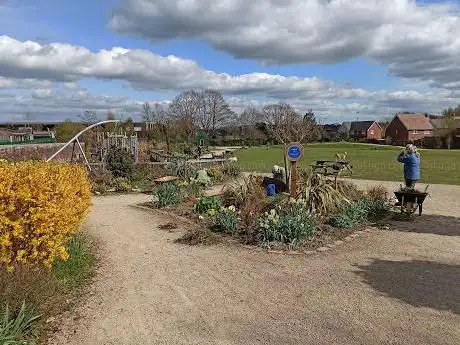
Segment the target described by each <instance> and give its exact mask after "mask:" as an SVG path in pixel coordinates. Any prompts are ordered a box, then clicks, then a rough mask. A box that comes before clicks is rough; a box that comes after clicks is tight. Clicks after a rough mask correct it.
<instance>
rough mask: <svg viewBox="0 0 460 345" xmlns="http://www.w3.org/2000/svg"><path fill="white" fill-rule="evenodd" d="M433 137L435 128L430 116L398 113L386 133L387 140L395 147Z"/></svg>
mask: <svg viewBox="0 0 460 345" xmlns="http://www.w3.org/2000/svg"><path fill="white" fill-rule="evenodd" d="M433 135H434V127H433V124H432V123H431V119H430V116H429V115H428V114H422V113H409V114H408V113H404V114H403V113H398V114H396V116H395V117H394V118H393V120H392V121H391V122H390V124H389V125H388V127H387V129H386V131H385V140H386V141H387V142H388V143H391V144H395V145H406V144H407V143H410V142H415V141H418V140H422V139H424V138H427V137H433Z"/></svg>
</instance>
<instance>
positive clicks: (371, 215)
mask: <svg viewBox="0 0 460 345" xmlns="http://www.w3.org/2000/svg"><path fill="white" fill-rule="evenodd" d="M389 213H390V205H389V203H388V202H387V200H372V199H370V200H368V211H367V219H368V220H370V221H379V220H381V219H383V218H385V217H386V216H387V215H388V214H389Z"/></svg>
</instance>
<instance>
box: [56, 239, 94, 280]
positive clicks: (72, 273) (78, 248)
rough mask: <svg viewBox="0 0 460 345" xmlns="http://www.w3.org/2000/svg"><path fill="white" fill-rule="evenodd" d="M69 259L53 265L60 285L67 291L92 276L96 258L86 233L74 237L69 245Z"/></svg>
mask: <svg viewBox="0 0 460 345" xmlns="http://www.w3.org/2000/svg"><path fill="white" fill-rule="evenodd" d="M67 251H68V252H69V255H70V256H69V259H68V260H67V261H66V262H63V261H61V260H58V261H56V262H55V263H54V265H53V272H54V275H55V277H56V279H57V280H58V281H59V284H60V285H62V286H63V287H64V288H66V289H72V288H75V287H78V286H80V285H82V284H83V283H84V282H85V281H86V280H87V279H88V278H89V277H90V276H91V274H92V268H93V267H94V263H95V260H96V259H95V257H94V255H93V253H92V251H91V241H90V239H89V238H88V236H87V235H86V234H84V233H79V234H77V235H75V236H73V237H72V238H71V239H70V241H69V242H68V243H67Z"/></svg>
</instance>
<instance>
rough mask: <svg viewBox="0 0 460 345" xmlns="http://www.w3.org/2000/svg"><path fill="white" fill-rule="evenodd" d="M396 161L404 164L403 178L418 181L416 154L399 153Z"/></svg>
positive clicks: (418, 157) (418, 164)
mask: <svg viewBox="0 0 460 345" xmlns="http://www.w3.org/2000/svg"><path fill="white" fill-rule="evenodd" d="M398 161H399V162H401V163H404V178H405V179H406V180H420V156H419V155H417V154H416V153H411V154H407V153H401V154H400V155H399V156H398Z"/></svg>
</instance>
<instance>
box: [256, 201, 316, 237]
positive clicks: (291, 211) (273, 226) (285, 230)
mask: <svg viewBox="0 0 460 345" xmlns="http://www.w3.org/2000/svg"><path fill="white" fill-rule="evenodd" d="M258 226H259V241H260V242H261V243H263V244H265V245H269V244H270V243H271V242H282V243H285V244H290V245H301V244H302V243H303V242H304V241H305V240H306V239H307V238H308V237H310V236H312V235H313V234H314V233H315V231H316V224H315V221H314V219H313V217H311V214H310V212H309V211H308V208H307V205H306V204H305V203H304V202H303V201H299V200H297V201H290V202H289V203H288V204H286V205H284V206H278V207H277V208H275V209H272V210H270V212H266V213H264V214H262V215H260V216H259V218H258Z"/></svg>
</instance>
